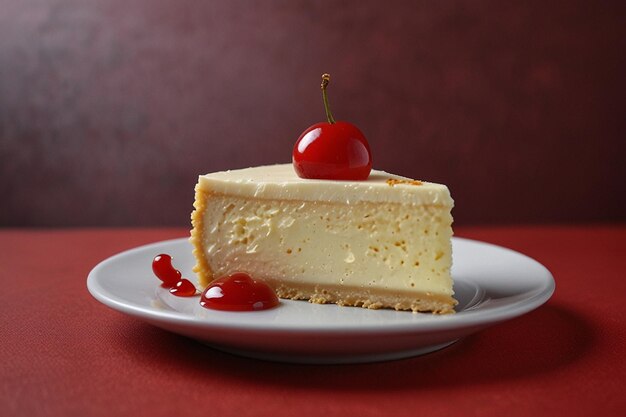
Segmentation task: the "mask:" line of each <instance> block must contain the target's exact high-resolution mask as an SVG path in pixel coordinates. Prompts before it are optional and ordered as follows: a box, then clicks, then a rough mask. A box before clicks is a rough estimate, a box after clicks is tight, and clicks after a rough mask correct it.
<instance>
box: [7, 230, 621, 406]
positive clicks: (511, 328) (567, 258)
mask: <svg viewBox="0 0 626 417" xmlns="http://www.w3.org/2000/svg"><path fill="white" fill-rule="evenodd" d="M186 234H187V230H185V229H158V230H156V229H104V230H103V229H78V230H19V229H18V230H11V229H9V230H7V229H5V230H0V267H1V275H0V276H1V277H2V291H1V292H0V294H1V295H0V297H1V303H0V316H1V325H0V326H1V327H0V358H1V361H0V415H2V416H13V415H16V416H19V415H25V416H40V415H53V416H57V415H58V416H112V415H129V416H131V415H132V416H150V417H156V416H175V415H189V416H195V415H198V416H200V415H202V416H227V415H236V416H248V415H271V416H283V415H285V416H294V415H299V416H309V415H310V416H313V415H315V416H319V415H321V416H330V415H342V416H350V415H357V416H376V415H396V416H417V415H427V416H450V415H463V416H529V415H532V416H538V415H551V416H552V415H568V416H595V415H601V416H618V415H619V416H624V415H626V395H624V392H625V391H626V390H625V389H624V388H625V387H624V385H625V384H624V383H625V381H626V378H625V376H626V372H625V371H626V367H625V365H624V364H625V362H626V359H625V354H626V349H625V339H626V338H625V327H624V320H625V319H624V317H625V314H624V313H625V311H626V308H625V303H624V294H625V290H626V285H625V276H624V271H625V270H626V256H625V254H626V226H625V225H613V226H578V227H552V226H541V227H498V228H480V227H473V228H457V230H456V234H457V235H458V236H463V237H468V238H473V239H478V240H483V241H487V242H492V243H495V244H499V245H502V246H506V247H509V248H512V249H514V250H517V251H520V252H522V253H525V254H527V255H529V256H531V257H533V258H535V259H537V260H538V261H539V262H541V263H543V264H544V265H545V266H547V267H548V269H550V271H551V272H552V273H553V274H554V276H555V280H556V283H557V289H556V292H555V295H554V296H553V297H552V299H551V300H550V301H549V302H548V303H547V304H545V305H544V306H542V307H540V308H539V309H537V310H535V311H533V312H531V313H529V314H527V315H525V316H522V317H519V318H517V319H514V320H511V321H508V322H505V323H502V324H499V325H497V326H494V327H491V328H489V329H487V330H484V331H482V332H480V333H478V334H476V335H473V336H471V337H468V338H466V339H463V340H461V341H459V342H457V343H456V344H454V345H452V346H450V347H448V348H446V349H443V350H441V351H438V352H435V353H432V354H429V355H425V356H421V357H415V358H411V359H405V360H398V361H391V362H383V363H373V364H361V365H338V366H330V365H329V366H311V365H289V364H280V363H271V362H263V361H257V360H253V359H246V358H241V357H236V356H231V355H229V354H226V353H222V352H218V351H215V350H213V349H211V348H208V347H205V346H204V345H201V344H199V343H197V342H195V341H193V340H190V339H186V338H184V337H181V336H178V335H175V334H171V333H168V332H166V331H164V330H160V329H158V328H156V327H152V326H150V325H148V324H144V323H142V322H141V321H139V320H137V319H134V318H130V317H127V316H125V315H123V314H122V313H119V312H117V311H113V310H111V309H109V308H107V307H105V306H104V305H102V304H100V303H99V302H97V301H96V300H95V299H93V298H92V297H91V295H90V294H89V293H88V292H87V289H86V284H85V281H86V278H87V274H88V273H89V271H90V270H91V268H92V267H93V266H95V265H96V264H97V263H98V262H99V261H101V260H103V259H105V258H107V257H109V256H111V255H113V254H115V253H118V252H120V251H123V250H126V249H129V248H132V247H135V246H138V245H141V244H145V243H150V242H154V241H159V240H164V239H169V238H174V237H182V236H185V235H186Z"/></svg>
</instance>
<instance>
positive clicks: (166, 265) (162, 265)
mask: <svg viewBox="0 0 626 417" xmlns="http://www.w3.org/2000/svg"><path fill="white" fill-rule="evenodd" d="M152 272H154V275H156V276H157V278H159V279H160V280H161V281H163V286H164V287H167V288H170V287H173V286H174V285H175V284H176V283H177V282H178V281H180V279H181V273H180V271H179V270H177V269H176V268H174V267H173V266H172V257H171V256H169V255H166V254H164V253H162V254H160V255H157V256H155V257H154V260H153V261H152Z"/></svg>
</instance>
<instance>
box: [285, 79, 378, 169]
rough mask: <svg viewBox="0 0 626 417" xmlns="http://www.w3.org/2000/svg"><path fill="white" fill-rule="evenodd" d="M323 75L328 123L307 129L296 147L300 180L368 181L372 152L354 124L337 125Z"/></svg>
mask: <svg viewBox="0 0 626 417" xmlns="http://www.w3.org/2000/svg"><path fill="white" fill-rule="evenodd" d="M329 80H330V75H328V74H324V75H322V98H323V100H324V108H325V110H326V118H327V119H328V122H327V123H326V122H323V123H317V124H314V125H313V126H311V127H309V128H308V129H307V130H305V131H304V132H303V133H302V134H301V135H300V137H299V138H298V140H297V141H296V144H295V146H294V147H293V154H292V160H293V167H294V169H295V171H296V173H297V174H298V176H299V177H301V178H309V179H313V178H316V179H325V180H357V181H358V180H366V179H367V177H368V176H369V174H370V171H371V170H372V152H371V150H370V146H369V143H368V142H367V139H365V136H364V135H363V133H361V131H360V130H359V129H358V128H357V127H356V126H354V125H353V124H351V123H348V122H336V121H335V119H334V118H333V115H332V114H331V112H330V108H329V106H328V98H327V96H326V86H328V82H329Z"/></svg>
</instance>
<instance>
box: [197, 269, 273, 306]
mask: <svg viewBox="0 0 626 417" xmlns="http://www.w3.org/2000/svg"><path fill="white" fill-rule="evenodd" d="M278 303H279V301H278V297H276V293H274V290H272V289H271V288H270V287H269V286H268V285H267V284H266V283H264V282H263V281H257V280H254V279H252V277H250V275H248V274H246V273H245V272H236V273H234V274H232V275H228V276H226V277H222V278H218V279H216V280H215V281H213V282H212V283H211V284H210V285H209V286H208V287H207V288H206V289H205V290H204V292H203V293H202V297H201V298H200V305H201V306H202V307H206V308H212V309H215V310H227V311H256V310H266V309H269V308H272V307H276V306H277V305H278Z"/></svg>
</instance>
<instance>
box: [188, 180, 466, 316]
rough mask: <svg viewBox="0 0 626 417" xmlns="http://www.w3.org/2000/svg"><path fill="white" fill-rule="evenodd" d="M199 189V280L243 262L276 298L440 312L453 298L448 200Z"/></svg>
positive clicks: (242, 266)
mask: <svg viewBox="0 0 626 417" xmlns="http://www.w3.org/2000/svg"><path fill="white" fill-rule="evenodd" d="M198 194H199V195H197V201H200V202H203V203H200V205H201V206H202V210H201V211H202V213H201V214H199V215H198V216H197V217H198V218H197V221H196V222H197V223H199V224H202V230H203V233H202V235H201V236H197V237H196V239H197V241H198V243H199V249H197V252H196V256H197V257H199V258H200V259H204V262H200V263H199V265H204V267H199V268H197V272H199V277H200V284H201V285H202V286H206V285H208V283H209V282H210V281H211V280H212V279H213V277H219V276H223V275H228V274H231V273H233V272H237V271H246V272H249V273H251V274H252V275H253V276H254V277H255V278H260V279H263V280H265V281H266V282H268V283H269V284H270V285H272V286H273V287H274V288H275V289H276V290H277V292H278V295H279V296H281V297H283V298H294V299H311V300H312V301H316V302H333V303H337V304H345V305H361V306H365V307H370V308H378V307H383V306H384V307H392V308H397V309H409V310H411V309H412V310H415V311H423V310H429V311H441V312H445V311H444V310H446V308H445V307H442V306H450V304H451V303H452V305H453V303H454V300H453V299H452V297H451V296H452V295H453V291H452V280H451V278H450V264H451V247H450V238H451V234H452V229H451V223H452V217H451V215H450V210H449V209H448V208H446V207H442V206H436V205H429V206H419V205H406V204H399V203H371V202H358V203H353V204H351V205H349V206H348V205H342V204H337V203H328V202H313V201H311V202H294V201H289V200H282V201H281V200H265V199H246V198H241V197H233V196H232V195H224V194H214V193H206V192H203V191H199V192H198ZM198 255H199V256H198ZM209 265H210V266H209ZM331 288H332V290H330V289H331ZM321 289H323V290H321ZM417 289H419V291H417ZM373 295H376V297H373ZM383 296H385V297H386V300H381V299H380V297H383ZM372 300H377V301H372ZM433 300H434V301H440V302H441V303H437V302H434V301H433ZM381 301H382V302H381ZM449 309H451V307H449Z"/></svg>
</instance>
